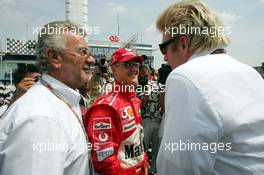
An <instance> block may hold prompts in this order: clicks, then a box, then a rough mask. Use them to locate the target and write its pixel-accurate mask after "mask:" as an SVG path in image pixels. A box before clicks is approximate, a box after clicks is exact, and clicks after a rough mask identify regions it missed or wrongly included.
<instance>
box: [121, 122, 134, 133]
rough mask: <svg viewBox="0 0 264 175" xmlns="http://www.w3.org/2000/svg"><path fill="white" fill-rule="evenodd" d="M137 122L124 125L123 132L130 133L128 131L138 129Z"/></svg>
mask: <svg viewBox="0 0 264 175" xmlns="http://www.w3.org/2000/svg"><path fill="white" fill-rule="evenodd" d="M136 126H137V125H136V122H135V121H132V122H130V123H128V124H126V125H123V126H122V127H123V132H128V131H131V130H132V129H134V128H135V127H136Z"/></svg>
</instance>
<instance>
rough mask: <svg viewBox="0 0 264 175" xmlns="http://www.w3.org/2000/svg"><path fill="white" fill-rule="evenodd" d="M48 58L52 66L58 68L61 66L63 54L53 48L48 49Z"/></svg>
mask: <svg viewBox="0 0 264 175" xmlns="http://www.w3.org/2000/svg"><path fill="white" fill-rule="evenodd" d="M45 54H46V58H47V61H48V63H49V64H50V65H51V67H52V68H54V69H58V68H60V67H61V56H60V55H59V54H58V52H57V51H55V50H54V49H52V48H48V49H46V52H45Z"/></svg>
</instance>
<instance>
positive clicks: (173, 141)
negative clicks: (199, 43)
mask: <svg viewBox="0 0 264 175" xmlns="http://www.w3.org/2000/svg"><path fill="white" fill-rule="evenodd" d="M263 106H264V81H263V79H262V77H261V76H260V75H259V74H258V73H257V72H256V71H255V70H254V69H253V68H251V67H250V66H247V65H245V64H242V63H240V62H238V61H237V60H235V59H233V58H231V57H230V56H228V55H226V54H214V55H204V56H197V55H193V56H192V58H191V59H189V61H188V62H187V63H185V64H183V65H181V66H179V67H177V68H176V69H174V70H173V71H172V72H171V74H170V75H169V77H168V79H167V82H166V96H165V111H166V112H165V115H166V116H165V127H164V128H165V130H164V135H163V140H162V143H161V147H160V150H159V154H158V159H157V167H158V173H159V174H160V175H174V174H177V175H209V174H210V175H211V174H215V175H248V174H254V175H262V174H264V107H263ZM215 146H217V149H215ZM216 151H217V152H216Z"/></svg>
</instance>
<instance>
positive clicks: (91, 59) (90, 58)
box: [85, 55, 96, 64]
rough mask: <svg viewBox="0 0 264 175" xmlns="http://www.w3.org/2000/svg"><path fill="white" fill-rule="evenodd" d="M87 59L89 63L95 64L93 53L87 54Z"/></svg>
mask: <svg viewBox="0 0 264 175" xmlns="http://www.w3.org/2000/svg"><path fill="white" fill-rule="evenodd" d="M85 61H86V63H88V64H95V63H96V61H95V59H94V57H93V56H92V55H89V56H87V57H86V60H85Z"/></svg>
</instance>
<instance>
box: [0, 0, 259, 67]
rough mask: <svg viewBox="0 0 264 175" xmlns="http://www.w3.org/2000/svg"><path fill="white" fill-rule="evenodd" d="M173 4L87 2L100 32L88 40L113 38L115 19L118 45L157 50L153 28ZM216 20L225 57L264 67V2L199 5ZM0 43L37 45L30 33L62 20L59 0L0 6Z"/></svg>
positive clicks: (17, 0) (0, 1)
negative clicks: (223, 35) (225, 34)
mask: <svg viewBox="0 0 264 175" xmlns="http://www.w3.org/2000/svg"><path fill="white" fill-rule="evenodd" d="M173 2H175V1H172V0H133V1H124V0H89V2H88V5H89V7H88V9H89V10H88V14H89V17H88V18H89V19H88V21H89V22H88V23H89V26H93V27H95V26H97V27H99V28H100V34H99V35H90V36H89V39H93V40H104V41H106V40H107V36H108V35H111V34H117V13H118V14H119V21H120V36H121V41H127V40H128V39H129V38H130V37H131V36H132V35H133V34H135V33H137V34H139V36H142V37H139V40H138V42H141V41H142V43H146V44H152V45H153V47H154V48H157V46H158V44H159V43H160V41H161V34H160V33H159V32H158V31H157V30H156V28H155V22H156V19H157V16H158V15H159V14H160V13H161V11H163V10H164V9H165V8H166V7H168V6H169V5H170V4H172V3H173ZM204 2H206V3H207V4H208V5H209V6H210V7H211V8H213V9H215V10H216V11H217V12H218V14H219V15H220V16H221V18H222V20H223V21H224V24H225V26H226V27H231V31H232V33H231V34H230V35H229V37H230V39H231V44H230V46H229V47H228V49H227V50H228V53H229V54H230V55H232V56H233V57H235V58H236V59H238V60H240V61H242V62H244V63H246V64H249V65H252V66H256V65H261V62H264V54H263V52H264V51H263V50H264V0H233V1H231V0H221V1H220V0H219V1H216V0H204ZM0 12H1V16H0V24H1V25H0V26H1V30H0V37H1V43H2V47H3V45H4V43H5V39H6V38H8V37H11V38H15V39H24V40H25V39H36V34H33V27H36V26H43V25H44V24H46V23H48V22H50V21H55V20H64V19H65V1H64V0H0ZM153 55H154V56H155V67H156V68H157V67H158V65H160V63H161V62H162V61H163V57H162V55H161V54H160V52H159V51H156V52H154V53H153Z"/></svg>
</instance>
